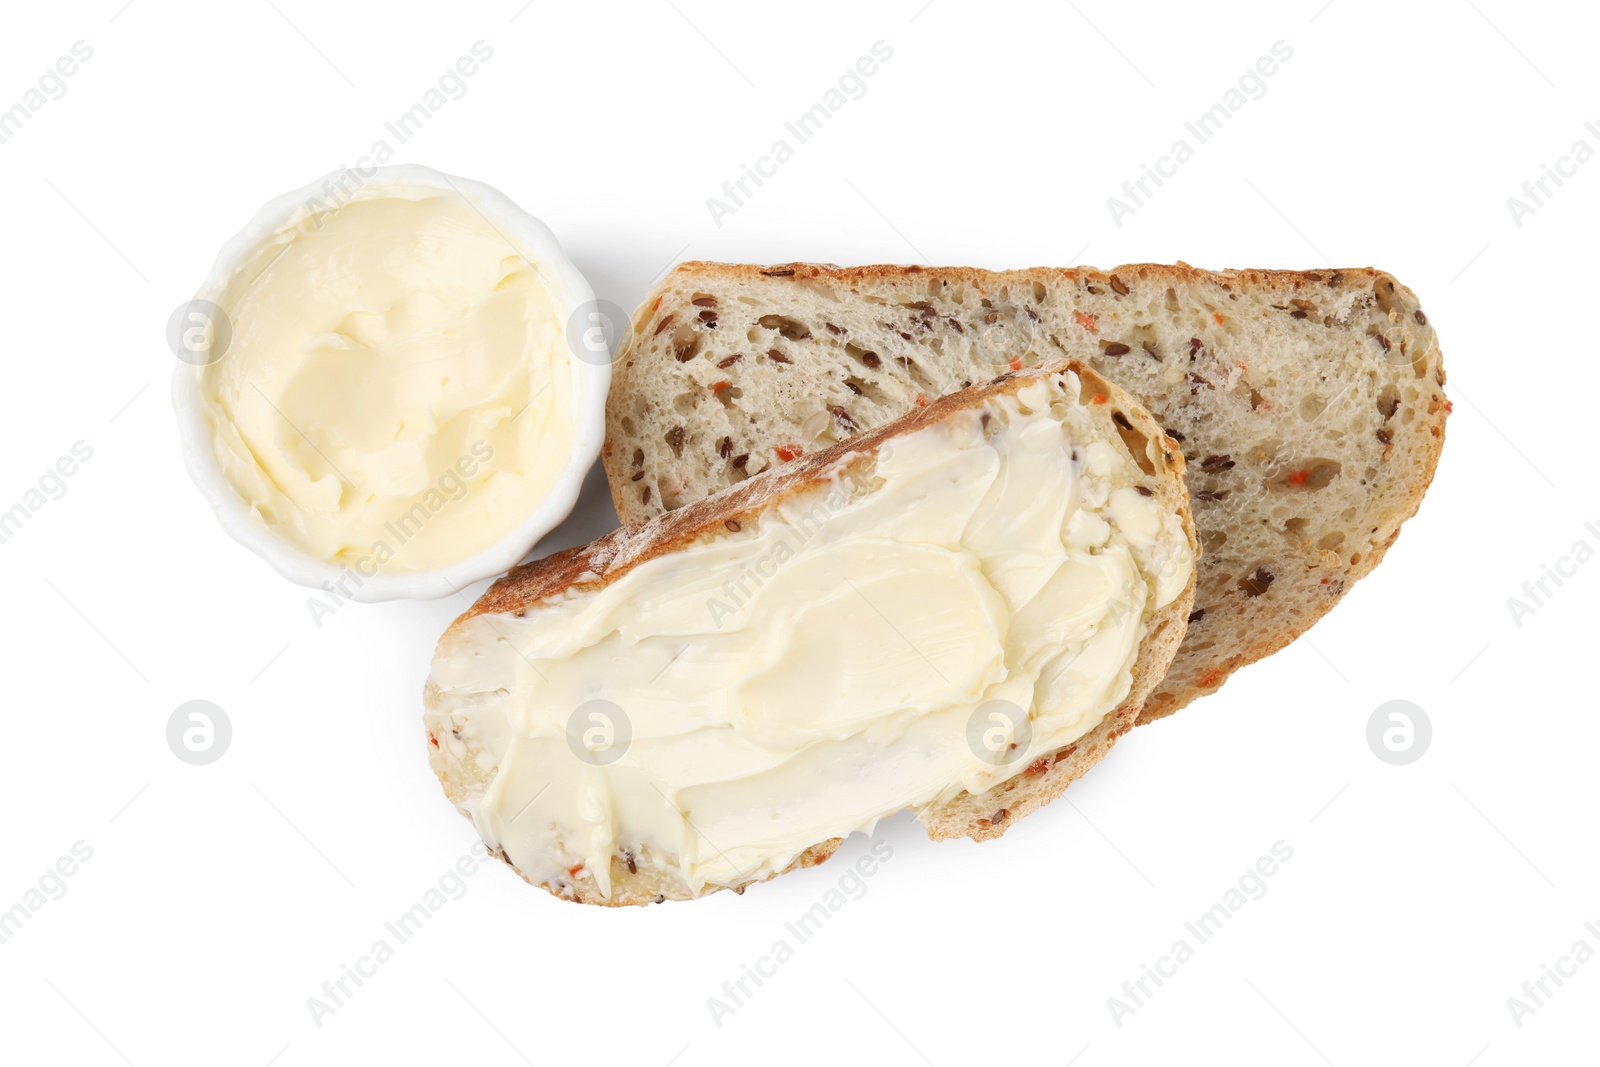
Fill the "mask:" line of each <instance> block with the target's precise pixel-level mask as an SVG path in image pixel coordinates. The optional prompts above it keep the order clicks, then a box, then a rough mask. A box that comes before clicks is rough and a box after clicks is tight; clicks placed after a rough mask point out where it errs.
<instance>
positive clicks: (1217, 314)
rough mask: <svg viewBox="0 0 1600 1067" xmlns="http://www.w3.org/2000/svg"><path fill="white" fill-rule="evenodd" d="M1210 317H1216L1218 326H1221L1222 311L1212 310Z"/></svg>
mask: <svg viewBox="0 0 1600 1067" xmlns="http://www.w3.org/2000/svg"><path fill="white" fill-rule="evenodd" d="M1211 317H1212V318H1214V319H1216V320H1217V325H1218V326H1221V325H1222V312H1220V311H1213V312H1212V313H1211Z"/></svg>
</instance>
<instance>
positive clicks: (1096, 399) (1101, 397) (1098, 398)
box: [1094, 393, 1106, 404]
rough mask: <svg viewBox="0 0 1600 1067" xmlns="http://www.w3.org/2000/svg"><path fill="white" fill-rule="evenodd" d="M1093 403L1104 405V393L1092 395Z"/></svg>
mask: <svg viewBox="0 0 1600 1067" xmlns="http://www.w3.org/2000/svg"><path fill="white" fill-rule="evenodd" d="M1094 402H1095V403H1096V404H1104V403H1106V394H1104V393H1096V394H1094Z"/></svg>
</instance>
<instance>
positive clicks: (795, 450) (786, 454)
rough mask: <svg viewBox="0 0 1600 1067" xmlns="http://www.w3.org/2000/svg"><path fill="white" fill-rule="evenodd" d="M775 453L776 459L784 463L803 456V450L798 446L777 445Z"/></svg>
mask: <svg viewBox="0 0 1600 1067" xmlns="http://www.w3.org/2000/svg"><path fill="white" fill-rule="evenodd" d="M775 451H776V452H777V453H778V458H779V459H781V460H783V461H784V462H785V463H787V462H789V461H790V460H791V459H798V458H799V457H800V456H803V455H805V449H803V448H801V447H800V446H799V445H779V446H778V447H777V449H776V450H775Z"/></svg>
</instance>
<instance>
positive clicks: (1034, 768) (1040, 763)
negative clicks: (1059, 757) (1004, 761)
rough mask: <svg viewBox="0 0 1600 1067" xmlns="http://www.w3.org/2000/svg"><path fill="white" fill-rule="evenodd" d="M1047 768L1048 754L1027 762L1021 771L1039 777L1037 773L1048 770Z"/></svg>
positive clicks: (1048, 765) (1048, 762)
mask: <svg viewBox="0 0 1600 1067" xmlns="http://www.w3.org/2000/svg"><path fill="white" fill-rule="evenodd" d="M1049 769H1050V757H1048V756H1040V757H1039V758H1038V759H1036V760H1034V761H1033V762H1032V763H1030V764H1028V769H1027V770H1026V771H1025V772H1023V773H1025V774H1027V775H1029V776H1030V777H1033V778H1037V777H1039V775H1041V774H1043V773H1044V772H1045V771H1048V770H1049Z"/></svg>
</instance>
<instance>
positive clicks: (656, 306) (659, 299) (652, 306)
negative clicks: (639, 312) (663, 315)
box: [650, 296, 661, 315]
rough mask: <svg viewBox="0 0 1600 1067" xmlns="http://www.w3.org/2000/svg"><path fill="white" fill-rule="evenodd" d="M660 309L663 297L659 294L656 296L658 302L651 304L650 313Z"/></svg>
mask: <svg viewBox="0 0 1600 1067" xmlns="http://www.w3.org/2000/svg"><path fill="white" fill-rule="evenodd" d="M660 310H661V298H660V297H659V296H658V297H656V302H655V303H654V304H651V305H650V314H652V315H654V314H655V313H656V312H658V311H660Z"/></svg>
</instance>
